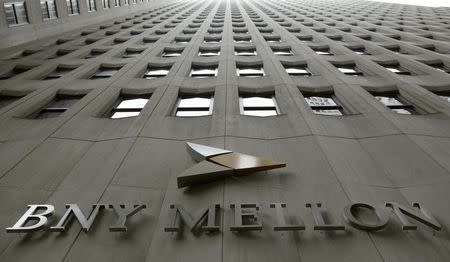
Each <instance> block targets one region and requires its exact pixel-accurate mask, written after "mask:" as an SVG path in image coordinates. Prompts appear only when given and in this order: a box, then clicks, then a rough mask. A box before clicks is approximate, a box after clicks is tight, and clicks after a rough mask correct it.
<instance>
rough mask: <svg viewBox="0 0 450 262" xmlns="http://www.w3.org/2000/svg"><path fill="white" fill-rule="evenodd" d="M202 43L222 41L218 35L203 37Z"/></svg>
mask: <svg viewBox="0 0 450 262" xmlns="http://www.w3.org/2000/svg"><path fill="white" fill-rule="evenodd" d="M203 43H209V44H218V43H222V38H219V37H205V38H204V39H203Z"/></svg>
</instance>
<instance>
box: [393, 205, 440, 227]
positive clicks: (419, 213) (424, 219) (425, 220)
mask: <svg viewBox="0 0 450 262" xmlns="http://www.w3.org/2000/svg"><path fill="white" fill-rule="evenodd" d="M386 207H389V208H391V209H392V211H393V212H394V214H395V215H396V216H397V217H398V219H399V220H400V222H401V223H402V229H403V230H416V229H417V225H414V224H411V223H410V222H409V220H408V219H407V217H409V218H411V219H414V220H416V221H417V222H420V223H422V224H424V225H426V226H428V227H431V228H432V229H434V230H436V231H439V230H441V228H442V227H441V225H440V224H439V222H437V221H436V219H434V217H433V216H431V214H430V212H428V210H426V209H425V208H424V207H423V206H421V205H420V204H419V203H413V207H415V208H417V210H414V209H412V208H410V207H405V206H403V205H400V204H398V203H395V202H388V203H386Z"/></svg>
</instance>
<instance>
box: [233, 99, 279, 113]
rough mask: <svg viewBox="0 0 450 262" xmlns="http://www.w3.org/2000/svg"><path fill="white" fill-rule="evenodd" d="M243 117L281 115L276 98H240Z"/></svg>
mask: <svg viewBox="0 0 450 262" xmlns="http://www.w3.org/2000/svg"><path fill="white" fill-rule="evenodd" d="M239 100H240V111H241V115H246V116H261V117H265V116H276V115H278V114H279V110H278V106H277V103H276V100H275V96H273V95H270V96H246V95H243V96H241V97H240V98H239Z"/></svg>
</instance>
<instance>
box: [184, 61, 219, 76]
mask: <svg viewBox="0 0 450 262" xmlns="http://www.w3.org/2000/svg"><path fill="white" fill-rule="evenodd" d="M200 70H214V75H212V74H206V73H196V72H195V71H200ZM218 74H219V65H217V64H214V65H205V66H203V65H201V66H200V65H192V66H191V70H190V71H189V77H190V78H200V79H201V78H212V77H217V75H218Z"/></svg>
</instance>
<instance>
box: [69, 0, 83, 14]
mask: <svg viewBox="0 0 450 262" xmlns="http://www.w3.org/2000/svg"><path fill="white" fill-rule="evenodd" d="M66 3H67V13H68V14H69V15H77V14H79V13H80V11H79V9H78V0H66Z"/></svg>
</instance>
